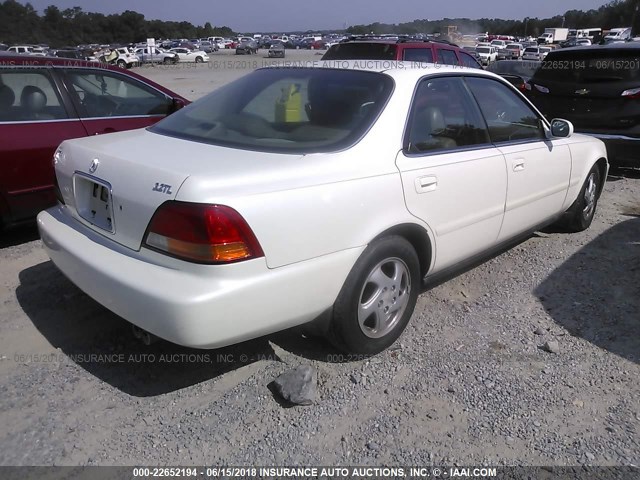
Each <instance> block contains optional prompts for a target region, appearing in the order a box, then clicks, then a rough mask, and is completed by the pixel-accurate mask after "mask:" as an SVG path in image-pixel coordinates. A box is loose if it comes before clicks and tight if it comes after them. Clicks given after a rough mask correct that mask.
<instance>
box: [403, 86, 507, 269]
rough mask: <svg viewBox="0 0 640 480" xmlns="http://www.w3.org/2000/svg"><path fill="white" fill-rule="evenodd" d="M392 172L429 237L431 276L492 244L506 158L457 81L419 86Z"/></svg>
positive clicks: (499, 219) (500, 209)
mask: <svg viewBox="0 0 640 480" xmlns="http://www.w3.org/2000/svg"><path fill="white" fill-rule="evenodd" d="M396 164H397V167H398V169H399V170H400V174H401V178H402V185H403V189H404V195H405V202H406V206H407V208H408V210H409V211H410V212H411V213H412V214H413V215H415V216H416V217H418V218H420V219H421V220H423V221H424V222H426V223H427V224H428V225H429V227H430V228H431V230H432V231H433V233H434V235H435V242H436V245H435V248H434V250H435V265H434V268H433V269H432V273H435V272H437V271H439V270H441V269H443V268H446V267H448V266H451V265H453V264H455V263H457V262H459V261H461V260H463V259H465V258H467V257H470V256H472V255H474V254H476V253H479V252H481V251H482V250H485V249H487V248H489V247H490V246H492V245H494V244H495V243H496V241H497V238H498V234H499V231H500V226H501V224H502V218H503V215H504V202H505V196H506V193H507V175H506V169H505V161H504V156H503V155H502V153H501V152H500V151H499V150H498V149H497V148H496V147H495V146H494V145H492V144H491V142H490V140H489V134H488V132H487V129H486V126H485V124H484V122H483V120H482V115H481V114H480V111H479V109H478V106H477V104H476V102H475V101H474V100H473V98H472V96H471V94H470V93H469V91H468V89H467V88H466V86H465V84H464V82H463V81H462V79H461V78H460V77H459V76H443V77H426V78H424V79H422V80H421V81H420V83H419V85H418V87H417V89H416V92H415V95H414V98H413V101H412V106H411V113H410V116H409V121H408V123H407V128H406V133H405V138H404V145H403V149H402V151H401V152H400V153H399V154H398V156H397V158H396Z"/></svg>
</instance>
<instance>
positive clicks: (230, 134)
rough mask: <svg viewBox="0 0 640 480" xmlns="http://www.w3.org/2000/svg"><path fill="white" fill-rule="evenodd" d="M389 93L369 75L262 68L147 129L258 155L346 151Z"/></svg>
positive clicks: (389, 84) (383, 79) (385, 83)
mask: <svg viewBox="0 0 640 480" xmlns="http://www.w3.org/2000/svg"><path fill="white" fill-rule="evenodd" d="M392 89H393V80H392V79H391V77H389V76H387V75H384V74H381V73H374V72H364V71H354V70H339V69H329V68H322V69H310V68H265V69H259V70H256V71H254V72H252V73H250V74H249V75H246V76H244V77H242V78H240V79H239V80H236V81H234V82H232V83H230V84H227V85H225V86H224V87H222V88H219V89H218V90H215V91H214V92H212V93H210V94H209V95H207V96H206V97H204V98H202V99H200V100H198V101H196V102H194V103H193V104H192V105H190V106H188V107H186V108H183V109H181V110H179V111H178V112H176V113H174V114H173V115H171V116H170V117H167V118H166V119H165V120H163V121H161V122H159V123H157V124H156V125H155V126H153V127H151V129H150V130H151V131H152V132H155V133H159V134H164V135H170V136H174V137H178V138H185V139H188V140H193V141H197V142H203V143H210V144H214V145H223V146H231V147H237V148H244V149H249V150H258V151H275V152H285V153H287V152H290V153H312V152H321V151H322V152H326V151H334V150H337V149H341V148H346V147H348V146H350V145H351V144H353V143H354V142H355V141H357V140H358V139H359V138H360V137H361V136H362V135H363V134H364V133H365V132H366V131H367V130H368V129H369V127H370V126H371V125H372V124H373V122H374V121H375V120H376V118H377V117H378V114H379V113H380V112H381V111H382V108H383V107H384V105H385V104H386V101H387V99H388V98H389V96H390V94H391V91H392Z"/></svg>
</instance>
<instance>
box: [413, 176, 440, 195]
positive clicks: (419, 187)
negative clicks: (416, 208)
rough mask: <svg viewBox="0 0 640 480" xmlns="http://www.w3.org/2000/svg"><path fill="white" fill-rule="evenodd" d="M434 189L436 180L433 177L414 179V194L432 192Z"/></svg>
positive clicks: (436, 184)
mask: <svg viewBox="0 0 640 480" xmlns="http://www.w3.org/2000/svg"><path fill="white" fill-rule="evenodd" d="M436 188H438V178H437V177H436V176H435V175H427V176H426V177H418V178H416V192H418V193H427V192H433V191H434V190H435V189H436Z"/></svg>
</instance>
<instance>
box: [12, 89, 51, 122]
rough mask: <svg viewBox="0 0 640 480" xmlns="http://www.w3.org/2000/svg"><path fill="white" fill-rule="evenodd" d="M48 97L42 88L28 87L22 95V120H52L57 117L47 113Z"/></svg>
mask: <svg viewBox="0 0 640 480" xmlns="http://www.w3.org/2000/svg"><path fill="white" fill-rule="evenodd" d="M46 106H47V96H46V95H45V93H44V92H43V91H42V89H41V88H39V87H36V86H34V85H27V86H26V87H24V88H23V89H22V93H21V94H20V107H21V108H22V120H52V119H54V118H55V117H54V116H53V115H51V114H49V113H46V112H45V111H44V109H45V108H46Z"/></svg>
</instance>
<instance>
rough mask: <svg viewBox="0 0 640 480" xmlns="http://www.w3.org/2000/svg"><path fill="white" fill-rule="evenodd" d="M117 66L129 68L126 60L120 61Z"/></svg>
mask: <svg viewBox="0 0 640 480" xmlns="http://www.w3.org/2000/svg"><path fill="white" fill-rule="evenodd" d="M117 65H118V66H119V67H120V68H127V62H125V61H124V60H118V62H117Z"/></svg>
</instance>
